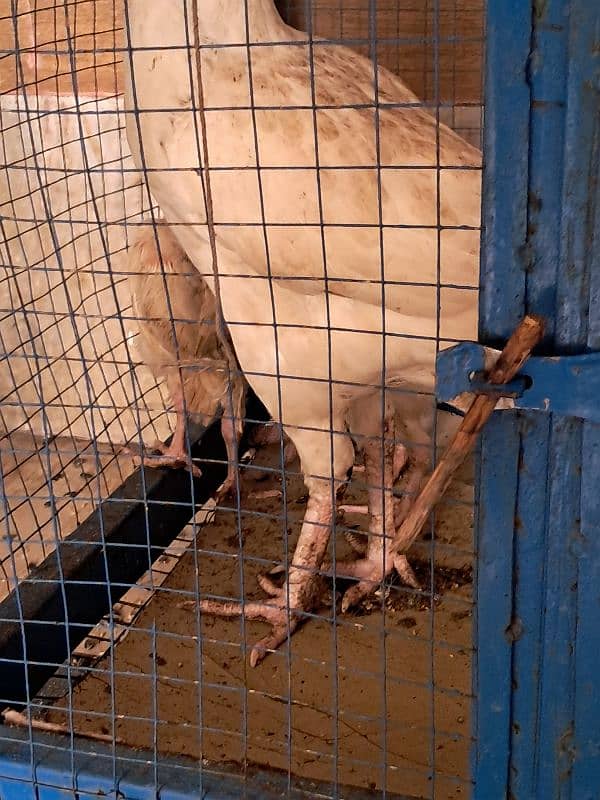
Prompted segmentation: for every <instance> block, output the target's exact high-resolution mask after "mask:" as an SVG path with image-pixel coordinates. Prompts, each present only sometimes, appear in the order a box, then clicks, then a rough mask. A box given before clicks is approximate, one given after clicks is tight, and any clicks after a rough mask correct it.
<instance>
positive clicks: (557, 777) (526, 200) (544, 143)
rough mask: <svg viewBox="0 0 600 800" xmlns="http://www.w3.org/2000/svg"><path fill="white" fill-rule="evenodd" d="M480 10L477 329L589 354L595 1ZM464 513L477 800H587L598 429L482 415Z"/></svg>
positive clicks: (599, 639)
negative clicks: (542, 327) (483, 43)
mask: <svg viewBox="0 0 600 800" xmlns="http://www.w3.org/2000/svg"><path fill="white" fill-rule="evenodd" d="M487 19H488V29H487V42H488V45H487V46H488V64H487V87H486V110H485V123H486V124H485V128H486V141H485V158H486V171H485V200H484V203H485V206H484V220H485V234H484V256H483V263H482V300H481V330H480V334H481V340H482V341H483V342H485V343H487V344H499V343H501V342H502V341H503V340H505V339H506V338H507V337H508V336H509V334H510V333H511V331H512V330H513V329H514V328H515V327H516V325H517V323H518V321H519V320H520V319H521V317H522V316H523V315H524V314H525V312H533V313H537V314H541V315H542V316H543V317H545V319H546V322H547V333H546V337H545V340H544V343H543V346H542V347H541V348H540V352H542V353H544V354H547V355H561V356H568V355H569V354H577V353H586V352H594V351H599V350H600V194H599V192H600V188H599V187H600V2H598V0H488V17H487ZM552 391H553V392H556V393H558V394H560V393H561V392H564V391H565V388H564V386H562V385H560V384H559V383H558V382H557V385H556V386H554V387H553V388H552ZM567 400H568V398H567ZM598 402H599V403H600V398H598ZM478 522H479V526H478V527H479V541H478V554H479V558H478V575H477V600H478V619H477V649H478V661H477V667H476V685H475V692H476V697H477V700H476V706H477V721H476V730H475V737H476V743H475V760H474V773H475V780H476V788H475V797H476V798H477V800H499V799H500V798H511V800H533V799H534V798H535V799H536V800H553V798H570V800H598V798H600V669H599V663H598V662H599V661H600V426H599V425H598V424H596V423H592V422H591V421H589V420H585V419H581V418H576V417H573V416H569V415H568V414H566V415H561V416H559V415H557V414H550V413H544V412H539V411H538V412H533V411H532V412H518V413H516V412H508V413H498V414H495V415H494V417H493V419H492V420H491V422H490V424H489V426H488V428H487V429H486V431H485V433H484V437H483V441H482V454H481V459H480V470H479V511H478Z"/></svg>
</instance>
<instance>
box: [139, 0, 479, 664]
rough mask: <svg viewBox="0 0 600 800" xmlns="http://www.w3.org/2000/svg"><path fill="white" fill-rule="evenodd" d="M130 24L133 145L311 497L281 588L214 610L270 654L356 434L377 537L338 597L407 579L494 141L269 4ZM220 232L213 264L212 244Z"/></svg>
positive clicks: (145, 15) (318, 550) (302, 602)
mask: <svg viewBox="0 0 600 800" xmlns="http://www.w3.org/2000/svg"><path fill="white" fill-rule="evenodd" d="M198 8H201V12H200V13H198ZM186 9H187V12H186ZM186 13H187V18H186ZM127 32H128V38H129V46H130V48H131V51H130V52H131V57H127V58H126V59H125V65H126V71H127V75H128V78H127V81H126V83H127V88H126V103H127V107H128V108H129V110H130V111H132V112H133V111H135V113H130V114H128V122H127V130H128V139H129V143H130V146H131V149H132V152H133V155H134V158H135V159H136V161H137V163H138V164H139V165H140V166H142V165H143V166H145V168H146V169H147V170H148V171H147V177H148V182H149V185H150V189H151V191H152V193H153V195H154V197H155V198H156V200H157V201H158V202H159V204H160V206H161V208H162V210H163V213H164V214H165V217H166V218H167V220H168V221H169V222H170V223H177V225H176V227H175V228H174V233H175V235H176V236H177V239H178V240H179V242H180V243H181V245H182V246H183V248H184V250H185V251H186V253H187V254H188V256H189V257H190V259H191V260H192V261H193V262H194V264H195V266H196V267H197V268H198V270H200V271H201V272H202V273H203V275H204V276H205V278H206V280H207V281H208V283H209V285H210V286H211V288H212V289H213V291H216V290H217V289H218V290H219V294H220V299H221V303H222V309H223V314H224V317H225V320H226V322H227V324H228V327H229V330H230V331H231V336H232V339H233V342H234V345H235V350H236V354H237V358H238V360H239V362H240V365H241V367H242V369H243V371H244V373H245V374H246V377H247V379H248V381H249V382H250V384H251V385H252V386H253V388H254V390H255V391H256V393H257V394H258V395H259V397H260V398H261V399H262V401H263V402H264V404H265V405H266V407H267V408H268V410H269V412H270V413H271V414H272V416H273V418H274V419H275V420H277V421H280V422H281V423H282V424H283V426H284V429H285V430H286V432H287V434H288V435H289V437H290V438H291V439H292V441H293V442H294V444H295V446H296V448H297V451H298V454H299V456H300V459H301V468H302V472H303V475H304V478H305V482H306V485H307V488H308V491H309V500H308V504H307V509H306V514H305V517H304V522H303V525H302V529H301V532H300V536H299V539H298V543H297V546H296V550H295V552H294V555H293V558H292V563H291V565H290V567H289V571H288V573H287V580H286V582H285V584H284V586H283V588H281V589H279V588H277V587H276V586H274V585H272V584H271V583H269V581H266V580H263V581H262V585H263V588H265V589H266V590H267V591H268V594H270V595H271V597H270V598H269V599H268V601H266V602H253V603H243V602H241V603H238V602H231V603H226V604H217V603H214V602H212V601H210V600H203V601H202V602H201V605H200V608H201V610H202V611H203V612H214V613H220V614H224V615H227V616H234V615H239V614H242V613H243V614H245V615H246V616H247V617H248V618H252V619H263V620H265V621H267V622H269V623H270V624H271V628H272V629H271V632H270V633H269V634H268V635H267V636H266V637H264V638H263V639H262V640H261V641H260V642H258V644H257V645H255V647H254V649H253V651H252V653H251V663H252V664H256V663H257V662H258V661H259V660H260V659H261V658H263V657H264V654H265V653H266V652H267V651H268V650H270V649H274V648H276V647H278V646H279V645H280V644H281V643H282V642H283V641H285V640H286V638H287V637H288V636H289V635H290V634H291V632H293V630H294V629H295V628H296V627H297V625H298V623H299V622H300V620H301V618H302V615H303V613H306V612H310V611H312V610H313V608H314V605H315V602H316V592H317V586H318V581H317V580H316V575H317V573H318V571H319V570H320V569H322V567H323V565H324V561H325V557H326V554H327V549H328V542H329V539H330V534H331V531H332V527H333V525H334V520H335V506H336V490H337V489H338V488H339V487H340V486H341V485H342V484H343V483H344V481H345V480H346V478H347V474H348V472H349V471H350V470H351V468H352V465H353V461H354V450H353V445H352V441H351V437H350V434H352V436H354V437H355V438H356V439H357V441H361V442H363V443H364V446H365V448H366V465H365V466H366V475H367V481H368V483H369V485H370V486H371V490H370V508H371V520H370V525H369V531H370V534H371V536H370V542H369V548H368V551H367V554H366V556H365V557H364V558H362V559H359V560H358V561H357V562H355V563H351V564H348V565H344V564H338V565H334V566H335V567H336V569H337V574H344V575H348V576H350V577H356V578H358V579H359V582H358V584H356V585H355V586H353V587H351V589H350V590H349V591H348V593H347V594H346V595H345V597H344V608H347V607H348V606H349V605H350V604H351V603H352V602H355V601H356V600H357V599H358V598H359V597H362V596H364V595H365V594H366V593H368V592H369V591H371V590H372V589H373V587H374V585H375V584H377V583H378V582H380V581H381V580H382V579H383V578H384V577H385V576H386V575H387V574H388V573H389V572H390V571H391V570H392V569H393V568H394V566H395V567H396V568H397V569H398V570H399V571H400V573H401V574H402V575H403V576H404V577H405V579H407V580H408V581H411V582H412V581H413V576H412V573H411V572H410V568H409V567H408V563H407V561H406V558H405V556H404V555H402V556H396V555H395V554H394V553H393V552H392V551H391V550H390V547H389V543H390V542H391V538H392V537H393V535H394V531H395V527H394V526H395V524H396V525H397V524H398V523H399V521H400V520H401V517H402V514H403V513H405V512H406V508H407V505H408V504H407V502H404V503H402V501H401V504H398V503H397V504H396V519H395V520H394V508H393V503H392V493H391V492H392V484H393V481H394V479H395V473H397V472H398V471H399V470H400V469H401V466H402V464H403V462H404V461H407V462H408V463H407V464H406V466H405V467H404V471H405V473H406V481H407V484H408V486H405V488H409V489H410V488H412V490H413V491H414V490H415V487H418V484H419V481H420V476H421V475H422V473H423V470H424V469H425V468H426V466H427V464H428V462H429V458H430V444H431V433H432V423H433V409H434V405H433V403H432V400H431V395H432V394H433V390H434V374H435V355H436V349H437V347H438V343H439V341H440V340H444V339H446V340H448V339H450V340H451V339H462V338H472V337H473V336H474V334H475V333H476V319H477V293H476V291H463V290H460V289H456V288H451V287H450V286H448V287H447V288H444V287H443V285H442V286H440V281H441V282H442V284H453V285H464V284H469V285H471V286H474V285H475V282H476V275H477V269H478V238H479V237H478V227H479V221H480V199H481V197H480V194H481V190H480V181H481V176H480V166H481V155H480V152H479V151H478V150H477V149H476V148H474V147H472V146H471V145H469V144H468V143H467V142H465V141H463V140H462V139H461V138H460V137H459V136H457V135H456V134H455V133H453V132H452V131H451V130H450V129H449V128H447V127H445V126H444V125H438V124H437V123H436V120H435V119H434V118H433V117H432V116H431V115H430V114H429V113H427V111H425V110H424V109H423V108H422V107H420V104H419V101H418V99H417V97H416V96H415V95H414V94H413V93H412V92H411V91H410V90H409V89H408V88H407V87H406V86H405V84H404V83H403V82H402V81H401V80H400V79H399V78H397V77H395V76H393V75H392V74H390V73H388V72H387V71H385V70H384V69H379V70H377V71H375V70H374V68H373V64H372V63H371V62H370V61H368V60H367V59H365V58H363V57H362V56H360V55H357V54H356V53H355V52H353V51H351V50H349V49H347V48H345V47H343V46H339V45H333V44H332V43H329V42H328V43H321V42H319V41H314V42H310V43H309V42H308V41H307V38H306V35H305V34H303V33H299V32H298V31H295V30H293V29H292V28H290V27H288V26H286V25H285V24H284V23H283V22H282V20H281V18H280V17H279V15H278V13H277V11H276V9H275V6H274V3H273V1H272V0H249V2H242V0H202V2H201V3H199V2H198V0H188V2H184V0H128V3H127ZM200 87H201V91H200ZM194 108H196V109H201V110H200V111H197V112H196V113H194V112H193V109H194ZM204 133H205V138H203V134H204ZM204 145H206V148H207V152H208V163H207V164H206V163H204V156H203V149H204ZM209 190H210V191H209ZM207 214H208V216H207ZM211 231H212V233H214V241H213V244H214V245H215V258H214V259H213V268H214V270H216V273H215V272H214V271H213V268H210V269H207V267H206V264H205V259H204V258H202V257H201V254H202V253H205V252H206V246H207V242H209V241H211V239H212V238H213V237H212V235H211ZM216 275H218V284H219V285H218V287H217V285H216ZM424 396H425V397H426V399H425V400H424V399H423V397H424ZM396 427H398V428H399V431H396ZM398 434H399V437H398ZM396 438H400V439H401V442H400V443H399V444H398V443H395V441H394V440H395V439H396ZM410 443H415V444H416V446H411V444H410Z"/></svg>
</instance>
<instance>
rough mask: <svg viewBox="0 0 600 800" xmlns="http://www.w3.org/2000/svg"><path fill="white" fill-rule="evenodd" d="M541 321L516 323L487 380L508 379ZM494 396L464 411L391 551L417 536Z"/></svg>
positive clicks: (540, 328)
mask: <svg viewBox="0 0 600 800" xmlns="http://www.w3.org/2000/svg"><path fill="white" fill-rule="evenodd" d="M543 333H544V324H543V321H542V320H541V319H540V318H539V317H534V316H527V317H525V319H523V321H522V322H521V323H520V325H519V326H518V328H517V329H516V330H515V332H514V333H513V335H512V336H511V337H510V339H509V340H508V342H507V343H506V347H505V348H504V350H503V351H502V352H501V353H500V356H499V357H498V360H497V362H496V364H495V366H494V367H492V369H491V370H490V371H489V373H488V375H487V380H488V381H489V383H493V384H496V385H501V384H503V383H508V382H509V381H510V380H512V379H513V378H514V377H515V375H516V374H517V372H518V371H519V370H520V369H521V367H522V366H523V364H524V363H525V361H526V360H527V359H528V358H529V355H530V354H531V351H532V350H533V348H534V347H535V346H536V344H537V343H538V342H539V341H540V339H541V338H542V335H543ZM497 402H498V397H497V396H496V395H494V396H493V397H491V396H488V395H484V394H480V395H477V396H476V397H475V399H474V400H473V403H472V404H471V406H470V408H469V410H468V411H467V413H466V414H465V418H464V419H463V421H462V424H461V426H460V428H459V429H458V431H457V433H456V435H455V437H454V439H453V440H452V442H451V444H450V445H449V446H448V449H447V450H446V452H445V453H444V455H443V456H442V458H441V459H440V461H439V463H438V465H437V467H436V468H435V470H434V471H433V473H432V474H431V476H430V477H429V480H428V481H427V483H426V484H425V486H424V487H423V489H422V490H421V492H420V494H419V496H418V497H417V499H416V500H415V502H414V504H413V506H412V508H411V509H410V511H409V513H408V515H407V517H406V519H405V520H404V522H403V523H402V525H401V526H400V528H399V530H398V532H397V533H396V536H395V538H394V541H393V543H392V552H393V553H405V552H406V551H407V550H408V548H409V547H410V545H411V544H412V543H413V541H414V540H415V539H416V538H417V536H418V535H419V533H420V532H421V529H422V527H423V525H424V524H425V522H426V521H427V517H428V516H429V515H430V514H431V512H432V511H433V509H434V507H435V505H436V504H437V503H438V502H439V500H440V499H441V498H442V496H443V495H444V493H445V492H446V490H447V489H448V486H449V485H450V482H451V480H452V478H453V476H454V473H455V472H456V470H457V469H458V468H459V467H460V466H461V464H462V463H463V462H464V460H465V458H466V457H467V456H468V454H469V453H470V452H471V450H472V449H473V447H474V446H475V442H476V441H477V436H478V435H479V432H480V431H481V429H482V428H483V426H484V425H485V423H486V422H487V421H488V419H489V417H490V416H491V414H492V412H493V410H494V408H495V407H496V403H497Z"/></svg>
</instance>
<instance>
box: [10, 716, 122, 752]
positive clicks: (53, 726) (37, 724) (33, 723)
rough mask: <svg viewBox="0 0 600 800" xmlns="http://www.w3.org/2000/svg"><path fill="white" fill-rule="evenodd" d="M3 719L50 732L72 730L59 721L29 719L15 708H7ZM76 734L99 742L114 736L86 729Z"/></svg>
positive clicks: (119, 740)
mask: <svg viewBox="0 0 600 800" xmlns="http://www.w3.org/2000/svg"><path fill="white" fill-rule="evenodd" d="M2 719H3V720H4V722H5V723H6V724H7V725H15V726H16V727H18V728H34V729H35V730H38V731H47V732H48V733H62V734H68V735H70V733H71V730H70V729H69V728H67V726H66V725H60V724H59V723H57V722H44V720H41V719H29V718H28V717H27V716H26V715H25V714H21V712H20V711H15V710H14V708H5V709H4V711H3V712H2ZM73 734H74V735H75V736H83V737H85V738H86V739H95V740H96V741H98V742H111V743H112V741H113V737H112V736H109V735H108V734H105V733H85V732H84V731H73ZM114 741H115V744H120V743H121V739H115V740H114Z"/></svg>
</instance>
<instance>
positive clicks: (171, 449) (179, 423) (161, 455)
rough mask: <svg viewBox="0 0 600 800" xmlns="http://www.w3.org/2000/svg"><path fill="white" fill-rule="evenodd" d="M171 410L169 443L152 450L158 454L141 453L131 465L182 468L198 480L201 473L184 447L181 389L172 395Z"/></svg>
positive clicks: (183, 410)
mask: <svg viewBox="0 0 600 800" xmlns="http://www.w3.org/2000/svg"><path fill="white" fill-rule="evenodd" d="M173 408H174V410H175V414H176V423H175V430H174V431H173V435H172V436H171V441H170V443H169V444H168V445H167V444H162V443H159V444H157V445H156V446H155V447H154V448H153V449H154V450H155V451H158V454H156V453H146V452H143V454H142V455H136V456H134V458H133V463H134V464H135V465H136V467H139V466H145V467H151V468H152V469H159V468H161V467H163V468H165V467H166V468H167V469H181V468H184V469H187V470H189V472H191V473H192V475H193V476H194V477H195V478H200V477H201V476H202V471H201V470H200V467H198V466H196V464H194V462H193V461H192V457H191V455H190V453H189V452H188V448H187V446H186V440H185V434H186V430H187V417H186V413H185V408H184V402H183V389H182V388H181V387H180V388H179V389H178V390H177V391H176V392H174V394H173Z"/></svg>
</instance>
